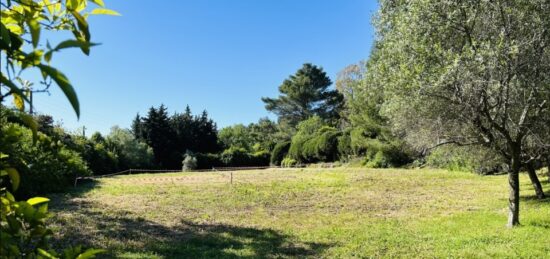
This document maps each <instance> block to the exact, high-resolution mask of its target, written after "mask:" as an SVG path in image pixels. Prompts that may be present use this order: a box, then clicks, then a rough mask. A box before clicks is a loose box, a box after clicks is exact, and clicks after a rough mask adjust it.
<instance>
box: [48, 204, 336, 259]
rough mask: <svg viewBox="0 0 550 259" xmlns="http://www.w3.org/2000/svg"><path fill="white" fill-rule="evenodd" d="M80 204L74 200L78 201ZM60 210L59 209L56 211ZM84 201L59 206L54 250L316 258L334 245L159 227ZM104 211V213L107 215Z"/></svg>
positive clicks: (219, 228)
mask: <svg viewBox="0 0 550 259" xmlns="http://www.w3.org/2000/svg"><path fill="white" fill-rule="evenodd" d="M77 200H79V199H77ZM59 206H61V207H59ZM97 206H98V205H96V204H91V203H89V202H87V201H82V200H80V201H75V200H74V199H70V200H66V201H63V202H61V203H58V204H57V205H56V206H55V207H59V208H63V209H62V210H60V209H55V208H54V211H55V210H57V211H55V213H59V212H65V213H69V215H70V216H69V217H60V218H58V219H56V220H54V221H55V225H56V226H57V227H59V231H58V232H60V233H59V234H60V235H59V236H57V237H55V239H54V242H53V243H54V246H55V247H67V246H74V245H83V246H85V247H95V248H104V249H107V250H108V251H109V252H108V253H107V254H105V255H104V257H109V258H110V257H120V256H121V255H125V256H129V257H152V256H160V257H166V258H267V257H270V258H271V257H276V258H284V257H316V255H319V253H320V252H322V251H323V250H325V249H327V248H329V247H330V246H332V245H333V244H326V243H312V242H298V241H296V239H295V238H293V237H292V236H289V235H286V234H283V233H281V232H278V231H276V230H273V229H259V228H253V227H243V226H234V225H227V224H219V223H194V222H191V221H185V220H181V221H180V222H179V223H177V224H175V225H173V226H166V225H162V224H159V223H156V222H153V221H149V220H146V219H144V218H142V217H138V216H136V215H135V214H132V213H129V212H125V211H109V210H108V209H107V208H101V207H97ZM106 212H107V213H108V214H106Z"/></svg>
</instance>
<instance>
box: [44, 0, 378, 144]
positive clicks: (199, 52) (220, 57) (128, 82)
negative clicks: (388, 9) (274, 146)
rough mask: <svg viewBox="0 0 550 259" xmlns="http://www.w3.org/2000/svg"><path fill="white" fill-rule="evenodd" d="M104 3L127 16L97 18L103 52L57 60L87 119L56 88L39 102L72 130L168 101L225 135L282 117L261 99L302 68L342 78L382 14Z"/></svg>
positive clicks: (366, 7)
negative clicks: (226, 130)
mask: <svg viewBox="0 0 550 259" xmlns="http://www.w3.org/2000/svg"><path fill="white" fill-rule="evenodd" d="M105 2H106V5H107V7H108V8H110V9H113V10H116V11H118V12H119V13H121V14H122V16H120V17H116V16H103V15H102V16H92V17H90V18H89V19H90V20H89V22H90V27H91V33H92V41H93V42H99V43H101V44H102V45H100V46H96V47H93V48H92V51H91V54H90V56H85V55H83V54H82V53H81V52H80V51H79V50H78V49H68V50H65V51H63V52H61V53H59V54H57V53H56V54H54V58H53V62H52V65H53V66H54V67H58V68H60V69H61V71H63V72H64V73H65V74H66V75H67V76H68V77H69V79H70V80H71V82H72V83H73V85H74V86H75V88H76V91H77V94H78V97H79V100H80V105H81V117H80V119H79V120H77V118H76V115H75V114H74V112H73V111H72V110H71V107H70V104H69V102H68V101H67V100H66V99H65V97H64V96H63V94H62V93H61V92H60V91H59V90H58V89H57V87H53V88H52V90H51V95H50V96H48V94H36V95H35V108H36V110H37V111H38V112H41V113H46V114H51V115H53V116H54V119H55V120H56V121H61V122H62V124H63V126H64V127H66V128H67V129H69V130H77V129H78V128H80V127H82V126H85V127H86V128H87V130H86V132H87V133H92V132H94V131H100V132H101V133H104V134H106V133H108V132H109V129H110V127H111V126H113V125H119V126H121V127H129V126H130V124H131V121H132V119H133V118H134V116H135V115H136V113H138V112H139V113H140V114H142V115H144V114H146V113H147V110H148V108H149V107H151V106H159V105H160V104H164V105H166V106H167V107H168V110H169V112H170V113H173V112H175V111H177V112H182V111H183V110H184V109H185V106H186V105H189V106H190V107H191V110H192V111H193V113H200V112H201V111H202V110H205V109H206V110H207V111H208V113H209V115H210V116H211V118H213V119H214V120H215V121H216V122H217V124H218V127H219V128H221V127H225V126H229V125H232V124H236V123H244V124H248V123H250V122H255V121H257V120H258V119H259V118H261V117H265V116H269V117H270V118H272V119H275V118H276V117H275V116H274V115H273V114H270V113H268V112H267V111H266V110H265V108H264V104H263V102H262V101H261V99H260V98H261V97H264V96H269V97H274V96H277V95H278V86H279V85H280V84H281V83H282V81H283V80H284V79H285V78H287V77H288V76H289V75H291V74H293V73H294V72H296V70H297V69H299V68H300V67H301V66H302V64H303V63H306V62H310V63H313V64H315V65H319V66H322V67H323V68H324V70H325V71H326V72H327V74H328V75H329V77H330V78H331V79H332V81H335V79H336V75H337V73H338V72H339V71H340V70H341V69H342V68H344V67H345V66H347V65H349V64H352V63H355V62H358V61H359V60H362V59H366V58H367V57H368V55H369V53H370V49H371V46H372V43H373V40H374V29H373V26H372V25H371V19H372V16H373V15H375V12H376V10H377V8H378V6H377V2H376V1H374V0H330V1H329V0H299V1H298V0H262V1H258V0H235V1H225V0H171V1H168V0H165V1H143V0H140V1H122V0H106V1H105ZM65 36H67V37H59V36H54V37H53V38H52V37H50V42H51V43H52V45H54V44H57V43H58V42H59V41H60V40H62V39H66V38H69V37H70V35H65Z"/></svg>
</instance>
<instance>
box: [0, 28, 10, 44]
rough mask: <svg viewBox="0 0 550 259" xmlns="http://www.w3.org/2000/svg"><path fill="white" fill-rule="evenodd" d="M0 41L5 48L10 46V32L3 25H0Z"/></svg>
mask: <svg viewBox="0 0 550 259" xmlns="http://www.w3.org/2000/svg"><path fill="white" fill-rule="evenodd" d="M0 40H1V41H2V43H3V44H5V45H6V47H9V46H10V45H11V38H10V31H9V30H8V28H6V26H4V23H0Z"/></svg>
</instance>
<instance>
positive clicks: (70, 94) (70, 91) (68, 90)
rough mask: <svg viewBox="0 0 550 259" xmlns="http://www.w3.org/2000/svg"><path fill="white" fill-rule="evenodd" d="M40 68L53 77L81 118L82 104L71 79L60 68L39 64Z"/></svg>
mask: <svg viewBox="0 0 550 259" xmlns="http://www.w3.org/2000/svg"><path fill="white" fill-rule="evenodd" d="M38 67H39V68H40V70H41V71H42V72H43V73H45V74H47V75H48V76H49V77H51V78H52V79H53V80H54V81H55V83H56V84H57V85H58V86H59V88H61V90H62V91H63V93H64V94H65V96H66V97H67V99H69V102H70V103H71V105H72V106H73V110H74V111H75V113H76V116H77V117H79V118H80V104H79V102H78V97H77V96H76V92H75V90H74V88H73V86H72V85H71V83H70V82H69V79H68V78H67V77H66V76H65V75H64V74H63V73H61V72H60V71H59V70H57V69H55V68H53V67H50V66H46V65H43V64H40V65H38Z"/></svg>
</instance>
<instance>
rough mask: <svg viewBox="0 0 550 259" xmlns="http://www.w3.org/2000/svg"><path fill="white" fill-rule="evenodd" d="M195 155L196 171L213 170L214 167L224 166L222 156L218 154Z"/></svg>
mask: <svg viewBox="0 0 550 259" xmlns="http://www.w3.org/2000/svg"><path fill="white" fill-rule="evenodd" d="M194 155H195V158H196V159H197V168H196V169H212V168H214V167H222V166H224V164H223V162H222V161H221V158H220V155H218V154H210V153H208V154H203V153H195V154H194Z"/></svg>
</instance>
